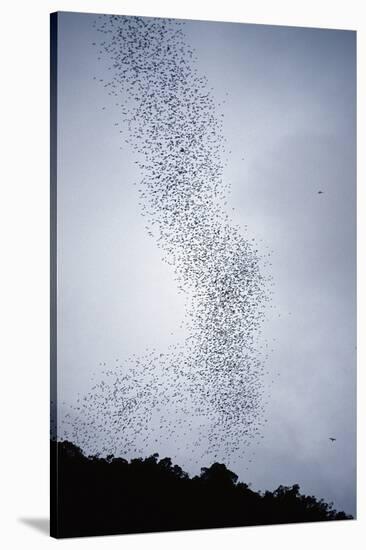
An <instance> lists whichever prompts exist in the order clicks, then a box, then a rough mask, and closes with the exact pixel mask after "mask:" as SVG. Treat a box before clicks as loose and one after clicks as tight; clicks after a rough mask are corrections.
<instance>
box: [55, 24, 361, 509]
mask: <svg viewBox="0 0 366 550" xmlns="http://www.w3.org/2000/svg"><path fill="white" fill-rule="evenodd" d="M93 20H94V17H93V16H92V15H81V14H66V13H65V14H62V15H61V17H60V23H59V67H58V70H59V87H58V117H59V118H58V120H59V128H58V136H59V142H58V231H59V242H58V254H59V255H58V259H59V263H58V323H59V325H58V382H59V401H60V402H61V401H66V402H72V401H73V400H75V399H76V396H77V394H78V393H79V392H80V393H83V392H84V391H87V389H88V388H89V387H90V378H91V373H93V372H95V371H97V370H98V365H99V363H100V362H106V363H107V364H111V362H112V361H114V360H115V358H116V357H121V356H122V357H123V356H128V355H130V354H132V353H136V354H139V353H141V352H142V351H144V350H145V349H147V348H151V347H156V348H159V349H164V348H166V347H167V346H168V345H169V344H171V343H172V342H173V341H179V339H181V338H182V337H184V334H182V333H181V332H180V331H179V330H178V328H177V329H175V330H174V334H173V335H172V334H171V327H174V328H175V327H178V325H179V322H180V320H181V319H182V318H183V317H184V303H183V300H182V298H181V296H180V295H179V294H178V292H177V288H176V282H175V280H174V274H173V273H172V271H171V270H170V269H169V266H167V265H166V264H163V263H162V262H161V254H160V252H159V250H158V249H157V248H156V247H155V246H154V243H153V241H152V240H151V239H149V237H148V235H147V234H146V231H145V228H144V222H143V219H142V218H141V216H140V215H139V212H140V210H139V209H140V207H139V205H138V202H139V200H138V196H137V193H136V187H135V186H134V185H133V183H134V182H138V181H139V172H138V170H137V169H136V166H135V164H134V160H135V159H134V155H133V153H132V151H131V150H129V149H128V148H126V147H125V148H123V150H121V149H120V146H121V138H120V134H119V130H118V129H117V128H116V127H115V126H114V123H115V120H116V110H115V109H114V106H113V102H111V100H110V98H109V97H108V96H107V95H106V92H105V90H104V89H103V87H102V86H100V85H98V83H97V82H96V81H95V80H93V77H94V76H95V75H98V77H99V76H100V75H103V71H106V68H105V67H103V65H102V64H100V63H99V64H98V63H97V60H96V53H95V49H94V48H93V47H92V46H91V44H92V42H93V41H94V40H95V38H96V32H95V30H94V29H93V28H92V22H93ZM185 34H186V37H187V41H188V42H189V44H190V45H191V46H192V47H193V48H194V49H195V51H196V54H197V67H198V69H199V71H200V72H201V73H202V74H204V75H206V76H207V77H208V80H209V83H210V85H211V86H212V88H213V91H212V93H213V95H214V98H215V100H216V101H217V102H222V101H223V100H225V101H226V103H225V105H224V106H223V107H222V108H223V113H224V117H223V120H224V134H225V137H226V139H227V142H228V149H229V150H230V151H231V154H230V156H229V162H228V165H227V167H226V168H225V173H224V178H225V181H228V182H229V183H230V184H231V195H230V197H229V206H230V207H234V208H235V213H234V214H233V218H234V221H235V223H237V224H239V225H240V226H241V227H242V228H243V232H244V226H247V235H248V237H249V238H252V237H254V238H255V239H256V241H257V242H258V243H259V246H260V248H261V251H262V252H263V253H267V252H268V251H271V263H272V266H271V275H272V277H273V281H274V295H273V302H272V303H273V308H272V309H271V310H269V311H268V316H267V320H266V322H265V326H264V335H263V337H264V338H265V339H266V340H267V341H268V342H270V347H271V349H272V351H271V353H270V357H269V359H268V362H267V366H268V369H269V370H270V372H271V373H272V375H273V376H271V380H272V379H273V380H274V382H273V383H272V382H271V386H270V397H269V400H268V404H267V405H266V410H267V413H266V414H267V418H268V422H267V424H266V428H265V429H264V430H263V435H264V436H265V437H264V438H263V439H261V442H260V445H258V446H257V448H256V454H255V460H254V461H253V462H252V463H251V464H250V465H249V469H248V470H245V478H244V473H243V472H244V469H243V471H241V465H240V464H233V465H232V468H233V470H234V471H235V472H236V473H237V474H239V476H241V477H242V478H243V480H245V481H247V482H252V484H253V487H254V488H256V489H267V488H268V489H272V488H274V487H276V486H278V485H279V484H284V485H286V484H292V483H299V484H300V485H301V489H302V491H303V492H306V493H310V494H315V495H316V496H318V497H324V498H325V499H326V500H328V501H334V503H335V505H336V507H337V508H339V509H344V510H345V511H346V512H349V513H355V460H356V454H355V431H356V408H355V385H356V371H355V368H356V348H355V346H356V327H355V322H356V288H355V278H356V269H355V254H356V234H355V231H356V225H355V203H356V184H355V178H356V174H355V170H356V163H355V154H356V146H355V132H356V128H355V126H356V122H355V121H356V118H355V115H356V110H355V109H356V64H355V63H356V53H355V49H356V35H355V33H354V32H350V31H339V30H337V31H335V30H326V29H302V28H289V27H272V26H264V25H244V24H230V23H205V22H193V21H188V22H187V23H186V25H185ZM318 191H323V193H322V194H319V193H318ZM61 412H62V411H61ZM330 436H333V437H335V438H336V439H337V440H336V442H334V443H331V442H330V440H329V439H328V438H329V437H330ZM163 453H164V450H161V454H163ZM177 461H178V462H179V463H180V464H181V465H182V466H183V467H184V466H185V464H184V462H185V457H184V456H181V457H177ZM229 466H230V465H229ZM246 467H248V465H246Z"/></svg>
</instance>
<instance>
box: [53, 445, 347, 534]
mask: <svg viewBox="0 0 366 550" xmlns="http://www.w3.org/2000/svg"><path fill="white" fill-rule="evenodd" d="M56 468H57V476H56ZM51 476H54V477H53V482H52V483H51V486H52V492H51V535H53V536H55V537H74V536H86V535H104V534H117V533H142V532H149V531H168V530H179V529H202V528H210V527H236V526H244V525H265V524H271V523H292V522H307V521H331V520H342V519H352V516H349V515H346V514H345V513H344V512H337V511H335V510H334V509H333V508H332V505H330V504H327V503H326V502H324V501H323V500H322V499H321V500H317V499H316V498H315V497H314V496H305V495H302V494H301V493H300V488H299V485H293V486H292V487H283V486H282V485H281V486H280V487H278V489H276V490H275V491H273V492H270V491H266V492H265V493H264V494H262V493H259V492H254V491H252V490H251V489H250V487H249V486H248V485H247V484H245V483H241V482H238V476H237V475H236V474H234V473H233V472H231V471H230V470H228V469H227V468H226V466H225V465H224V464H218V463H215V464H212V465H211V466H210V467H209V468H202V469H201V475H200V476H195V477H193V478H190V477H189V476H188V474H187V473H186V472H184V471H183V470H182V469H181V468H180V467H179V466H176V465H173V464H172V461H171V459H170V458H163V459H161V460H159V455H158V454H154V455H152V456H150V457H148V458H145V459H142V458H135V459H133V460H131V461H129V462H128V461H127V460H125V459H123V458H115V457H114V456H113V455H110V456H107V457H106V458H101V457H97V456H91V457H86V456H85V455H84V454H83V453H82V451H81V449H79V448H78V447H76V446H75V445H73V444H72V443H69V442H67V441H65V442H61V443H56V442H51Z"/></svg>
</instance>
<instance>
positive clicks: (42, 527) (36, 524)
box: [18, 518, 50, 536]
mask: <svg viewBox="0 0 366 550" xmlns="http://www.w3.org/2000/svg"><path fill="white" fill-rule="evenodd" d="M18 521H20V523H24V525H28V526H29V527H32V528H33V529H36V530H37V531H38V532H40V533H42V534H43V535H47V536H48V535H49V534H50V520H49V519H48V518H18Z"/></svg>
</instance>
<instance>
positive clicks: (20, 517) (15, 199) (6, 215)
mask: <svg viewBox="0 0 366 550" xmlns="http://www.w3.org/2000/svg"><path fill="white" fill-rule="evenodd" d="M56 10H69V11H89V12H103V13H120V14H126V15H156V16H170V17H184V18H193V19H212V20H221V21H242V22H248V23H268V24H280V25H301V26H313V27H333V28H346V29H356V30H358V31H359V32H358V86H359V88H358V97H359V104H358V119H359V129H358V131H359V143H358V148H359V155H358V157H359V172H358V179H359V190H358V210H359V225H358V248H359V258H360V261H359V272H358V280H359V281H360V284H359V291H358V297H359V338H358V340H359V342H358V343H359V346H358V365H359V367H358V372H359V376H358V395H359V401H358V402H359V439H358V447H359V456H358V464H359V469H358V476H359V478H358V518H359V519H358V520H357V521H353V522H343V523H342V522H340V523H330V524H314V525H305V526H304V525H292V526H274V527H260V528H257V527H252V528H243V529H226V530H213V531H196V532H184V533H163V534H154V535H134V536H124V537H120V536H115V537H101V538H95V539H74V540H64V541H55V540H52V539H50V538H48V536H47V535H46V530H45V528H44V529H43V530H40V529H39V528H36V527H34V526H33V527H31V526H30V525H29V522H32V520H39V519H40V520H42V519H43V520H44V521H43V522H41V525H43V526H45V520H46V518H47V517H48V491H49V483H48V477H49V475H48V467H49V460H48V400H49V391H48V386H49V374H48V370H49V361H48V355H49V344H48V340H49V328H48V326H49V313H48V312H49V254H48V250H49V190H48V188H49V13H50V12H51V11H56ZM0 14H1V15H0V17H1V26H0V40H1V47H0V55H1V77H2V78H1V85H0V93H1V101H0V108H1V118H0V121H1V136H2V147H1V153H2V154H1V158H2V160H1V163H0V168H1V172H2V174H1V179H0V186H1V187H0V188H1V198H0V208H1V212H0V224H1V227H0V240H1V242H0V277H1V283H0V293H1V295H0V314H1V326H0V335H1V340H0V341H1V347H0V353H1V365H0V366H1V374H2V376H1V386H0V391H1V394H0V407H1V411H0V422H1V439H0V441H1V454H0V461H1V462H0V506H1V510H0V537H1V543H2V547H3V548H6V549H8V548H9V549H11V548H25V547H26V548H31V549H32V548H37V549H38V548H40V549H42V548H45V547H49V546H51V545H56V544H58V545H62V546H63V547H65V548H71V547H72V548H74V547H76V546H77V547H78V548H96V547H98V546H99V547H100V546H101V545H104V546H110V547H116V546H119V547H120V546H121V545H123V546H124V547H125V548H128V549H140V548H145V547H146V546H148V547H149V548H150V549H152V550H153V549H155V548H159V549H168V548H169V549H171V548H174V549H176V548H178V549H179V548H186V547H187V546H190V547H193V548H201V547H202V546H204V547H205V546H209V547H212V548H220V549H221V548H222V547H223V546H225V547H226V548H243V547H245V546H247V547H249V546H250V547H252V546H254V545H255V547H256V548H262V547H263V548H265V547H267V546H269V545H271V546H272V547H273V546H275V547H276V546H279V545H281V548H283V549H286V548H293V547H294V546H296V548H297V549H302V548H307V549H308V548H310V547H311V548H314V549H317V548H321V547H322V546H327V547H332V548H335V549H337V548H344V547H349V548H355V549H357V548H361V545H362V546H363V544H364V543H363V544H362V539H363V538H364V539H365V538H366V532H365V531H366V529H365V525H366V520H365V513H366V504H365V493H366V491H365V487H366V485H365V475H364V467H363V465H364V464H365V437H364V434H365V431H366V430H365V421H364V418H365V398H363V396H365V376H364V373H363V372H362V366H363V364H364V363H365V361H364V359H365V346H364V345H362V341H361V340H362V334H363V332H364V328H365V311H364V307H363V306H364V303H365V291H364V284H363V281H364V280H365V277H366V273H365V271H366V270H365V266H366V263H365V262H363V265H361V260H362V258H363V254H362V252H363V250H362V248H363V244H364V237H365V225H366V222H365V220H364V219H362V218H364V216H362V215H361V212H365V190H364V185H361V182H364V180H365V161H364V158H362V156H363V155H362V152H363V151H365V147H366V144H365V122H364V121H365V120H366V113H365V101H364V99H365V97H366V78H365V67H366V64H365V45H366V17H364V16H363V13H362V2H361V1H356V0H354V1H353V0H348V2H338V1H336V0H333V1H331V0H329V1H328V0H317V1H313V0H307V1H306V2H305V1H304V0H303V1H302V2H299V1H298V2H294V1H285V0H277V1H276V2H273V1H272V2H271V0H268V1H264V0H256V1H255V2H238V1H235V0H225V2H218V1H213V0H211V1H210V2H205V1H202V0H201V2H198V1H197V0H196V1H193V0H189V1H188V0H185V1H184V2H183V1H181V2H168V1H166V2H164V1H160V0H155V1H154V2H151V0H150V1H142V0H134V1H128V2H124V1H119V2H117V1H108V0H103V1H101V0H99V1H92V0H88V1H87V2H86V1H85V0H84V1H81V0H74V1H63V0H59V1H58V2H56V1H48V2H46V1H43V0H39V1H38V2H37V3H36V4H35V3H34V2H29V1H26V0H24V1H22V2H20V1H16V0H13V1H12V2H9V3H6V4H5V3H4V4H3V5H2V11H1V12H0ZM361 121H363V124H361ZM27 521H28V523H27Z"/></svg>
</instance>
